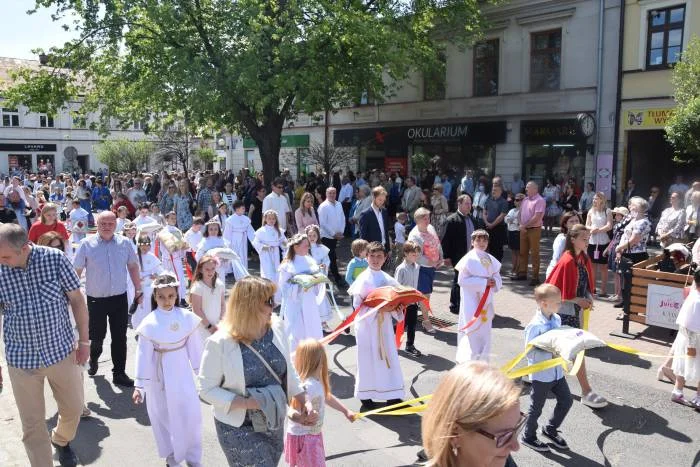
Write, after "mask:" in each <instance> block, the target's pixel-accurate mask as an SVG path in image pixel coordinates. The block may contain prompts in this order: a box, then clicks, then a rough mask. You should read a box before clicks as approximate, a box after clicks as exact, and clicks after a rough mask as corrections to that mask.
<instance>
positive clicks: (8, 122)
mask: <svg viewBox="0 0 700 467" xmlns="http://www.w3.org/2000/svg"><path fill="white" fill-rule="evenodd" d="M0 114H2V119H0V121H2V126H7V127H13V126H19V111H18V110H17V109H8V108H6V107H3V108H2V109H0Z"/></svg>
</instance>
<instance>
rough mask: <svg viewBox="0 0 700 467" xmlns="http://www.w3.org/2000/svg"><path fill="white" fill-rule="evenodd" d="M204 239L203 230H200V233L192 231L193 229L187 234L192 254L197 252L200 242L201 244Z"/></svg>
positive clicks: (186, 239)
mask: <svg viewBox="0 0 700 467" xmlns="http://www.w3.org/2000/svg"><path fill="white" fill-rule="evenodd" d="M203 238H204V234H203V233H202V229H200V230H199V232H195V231H194V230H192V228H190V230H188V231H187V232H185V241H186V242H187V244H188V245H189V246H190V249H191V251H192V252H195V253H196V252H197V247H198V246H199V242H201V241H202V239H203ZM193 272H194V271H193Z"/></svg>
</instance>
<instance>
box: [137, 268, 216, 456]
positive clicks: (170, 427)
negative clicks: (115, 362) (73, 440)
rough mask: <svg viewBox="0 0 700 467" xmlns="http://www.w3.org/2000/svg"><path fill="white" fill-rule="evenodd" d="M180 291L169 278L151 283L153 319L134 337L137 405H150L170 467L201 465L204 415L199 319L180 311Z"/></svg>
mask: <svg viewBox="0 0 700 467" xmlns="http://www.w3.org/2000/svg"><path fill="white" fill-rule="evenodd" d="M178 287H179V284H178V283H177V281H176V280H175V278H174V277H173V276H171V275H169V274H164V275H161V276H158V277H157V278H156V279H155V280H154V281H153V288H154V294H153V297H152V302H151V306H152V307H153V308H154V310H153V313H149V315H148V316H146V317H145V318H144V320H143V321H142V322H141V324H140V325H139V327H138V328H137V329H136V334H137V335H138V336H139V340H138V347H137V349H136V371H135V378H134V394H133V396H132V399H133V401H134V403H135V404H141V403H142V402H143V400H144V398H145V399H146V409H147V410H148V418H149V419H150V422H151V428H152V430H153V436H154V438H155V440H156V446H157V447H158V455H159V456H160V457H162V458H165V460H166V463H167V465H169V466H179V465H181V464H182V463H187V465H189V466H201V465H202V409H201V408H200V403H199V396H198V395H197V389H196V387H195V383H194V373H197V372H198V371H199V362H200V360H201V357H202V350H203V344H202V340H201V338H200V335H199V333H198V332H197V329H198V328H199V322H200V319H199V317H198V316H197V315H195V314H194V313H192V312H190V311H188V310H185V309H183V308H178V307H177V303H179V301H180V300H179V298H178V294H177V291H178Z"/></svg>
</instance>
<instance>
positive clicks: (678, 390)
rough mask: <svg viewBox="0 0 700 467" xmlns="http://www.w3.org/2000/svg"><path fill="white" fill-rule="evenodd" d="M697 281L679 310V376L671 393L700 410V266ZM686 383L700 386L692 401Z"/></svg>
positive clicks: (676, 368)
mask: <svg viewBox="0 0 700 467" xmlns="http://www.w3.org/2000/svg"><path fill="white" fill-rule="evenodd" d="M693 279H694V280H695V282H694V283H693V287H692V288H691V290H690V294H689V295H688V298H686V299H685V301H684V302H683V306H681V311H680V312H678V318H676V324H678V335H677V336H676V340H675V341H674V342H673V354H674V356H675V357H676V358H674V359H673V366H672V368H673V373H675V375H676V384H675V387H674V388H673V392H672V393H671V400H672V401H673V402H676V403H678V404H683V405H689V406H691V407H695V408H696V409H700V384H698V383H700V358H698V347H700V269H697V270H696V271H695V274H694V276H693ZM686 383H690V385H692V384H693V383H695V385H696V386H697V394H696V395H695V398H694V399H693V400H691V401H689V400H687V399H686V398H685V396H684V395H683V387H684V386H685V385H686Z"/></svg>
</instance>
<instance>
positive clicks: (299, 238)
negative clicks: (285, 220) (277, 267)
mask: <svg viewBox="0 0 700 467" xmlns="http://www.w3.org/2000/svg"><path fill="white" fill-rule="evenodd" d="M304 240H306V241H307V242H308V241H309V237H307V236H306V234H305V233H298V234H296V235H294V236H293V237H292V238H290V239H289V242H288V243H287V247H288V248H287V254H286V255H284V260H282V262H283V263H286V262H288V261H294V258H295V257H296V255H297V252H296V251H294V247H295V246H297V245H301V244H302V243H303V242H304ZM309 248H311V242H309Z"/></svg>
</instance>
